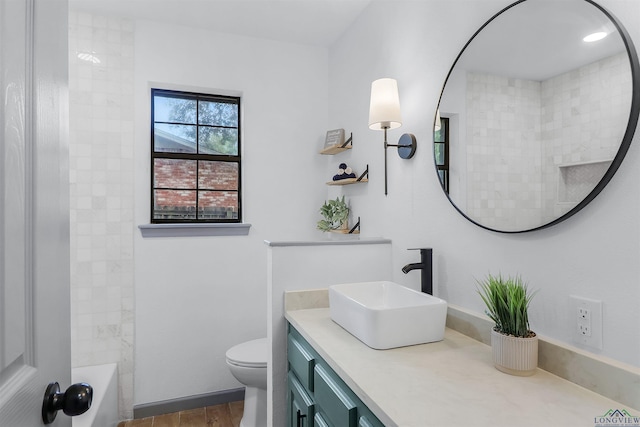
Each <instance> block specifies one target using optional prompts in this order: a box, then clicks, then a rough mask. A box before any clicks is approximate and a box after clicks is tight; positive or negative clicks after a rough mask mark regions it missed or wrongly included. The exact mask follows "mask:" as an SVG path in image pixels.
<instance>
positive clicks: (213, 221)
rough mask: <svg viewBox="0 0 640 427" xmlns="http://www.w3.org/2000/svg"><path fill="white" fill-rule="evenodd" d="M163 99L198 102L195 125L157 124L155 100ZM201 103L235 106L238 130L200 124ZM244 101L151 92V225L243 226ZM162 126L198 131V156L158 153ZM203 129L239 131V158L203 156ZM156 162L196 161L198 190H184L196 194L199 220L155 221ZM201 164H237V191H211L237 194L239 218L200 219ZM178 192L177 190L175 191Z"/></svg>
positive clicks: (157, 91) (196, 210) (233, 97)
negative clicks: (157, 127)
mask: <svg viewBox="0 0 640 427" xmlns="http://www.w3.org/2000/svg"><path fill="white" fill-rule="evenodd" d="M158 95H160V96H164V97H170V98H177V99H185V100H195V101H196V111H195V114H196V115H195V122H196V123H182V122H181V123H177V122H167V121H156V120H155V97H156V96H158ZM199 101H205V102H216V103H220V102H222V103H227V104H232V105H236V106H237V108H238V123H237V127H235V126H218V125H206V124H200V123H198V116H199V115H198V113H199ZM241 102H242V99H241V97H240V96H230V95H220V94H211V93H201V92H190V91H182V90H172V89H162V88H151V155H150V156H149V157H150V162H151V167H150V171H151V182H150V190H151V191H150V196H151V197H150V199H149V202H150V214H149V217H150V222H151V224H169V225H170V224H175V225H179V224H202V225H215V224H222V225H224V224H238V223H242V220H243V209H242V205H243V203H242V122H241V120H242V114H241V106H242V104H241ZM157 123H159V124H177V125H191V126H195V128H196V138H195V145H196V152H195V153H171V152H162V151H156V150H155V125H156V124H157ZM201 128H216V129H237V132H238V146H237V154H236V155H227V154H205V153H200V152H199V151H200V145H199V143H198V136H199V133H200V129H201ZM156 159H178V160H194V161H196V176H195V188H190V189H184V190H188V191H194V192H195V193H196V198H195V205H194V207H195V214H196V218H154V216H155V215H154V214H155V209H154V208H155V191H156V190H157V189H162V188H161V187H156V186H155V161H156ZM199 161H215V162H225V163H234V164H237V171H238V186H237V189H236V190H210V191H227V192H235V193H236V194H237V208H238V214H237V218H229V219H226V218H198V215H199V212H198V204H199V199H200V197H199V191H200V190H199V185H200V182H199V169H200V168H199ZM172 189H174V188H172ZM176 189H177V188H176Z"/></svg>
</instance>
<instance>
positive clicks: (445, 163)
mask: <svg viewBox="0 0 640 427" xmlns="http://www.w3.org/2000/svg"><path fill="white" fill-rule="evenodd" d="M433 149H434V154H435V158H436V169H437V170H438V176H439V177H440V183H441V184H442V188H444V191H445V192H446V193H447V194H449V119H448V118H446V117H442V118H440V130H437V131H435V132H434V133H433Z"/></svg>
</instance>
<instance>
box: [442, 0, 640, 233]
mask: <svg viewBox="0 0 640 427" xmlns="http://www.w3.org/2000/svg"><path fill="white" fill-rule="evenodd" d="M525 1H527V0H518V1H516V2H515V3H512V4H510V5H509V6H507V7H505V8H504V9H502V10H501V11H500V12H498V13H496V14H495V15H493V16H492V17H491V18H490V19H489V20H488V21H487V22H485V23H484V24H483V25H482V26H481V27H480V28H479V29H478V30H477V31H476V32H475V33H474V34H473V36H471V38H470V39H469V41H467V43H465V45H464V47H463V48H462V50H461V51H460V53H459V54H458V56H457V57H456V59H455V61H453V65H451V69H450V70H449V72H448V73H447V77H446V79H445V81H444V84H443V85H442V90H441V91H440V97H439V98H438V106H437V109H436V111H438V110H439V109H440V102H441V101H442V95H443V94H444V90H445V88H446V86H447V82H448V81H449V77H451V73H452V72H453V70H454V68H455V66H456V64H457V63H458V60H459V59H460V57H461V56H462V54H463V53H464V52H465V50H466V49H467V47H468V46H469V44H471V42H472V41H473V40H474V39H475V38H476V36H477V35H478V34H479V33H480V32H481V31H482V30H483V29H484V28H485V27H486V26H487V25H489V24H490V23H491V22H492V21H493V20H494V19H496V18H497V17H498V16H500V15H501V14H503V13H504V12H506V11H507V10H509V9H511V8H512V7H514V6H517V5H518V4H520V3H524V2H525ZM584 1H585V2H587V3H589V4H591V5H593V6H594V7H596V8H597V9H599V10H600V11H601V12H602V13H603V14H604V15H605V16H606V17H607V18H609V20H610V21H611V22H612V23H613V25H614V26H615V28H616V29H617V30H618V33H619V34H620V37H621V38H622V42H623V43H624V46H625V48H626V50H627V55H628V57H629V64H630V67H631V84H632V89H631V91H632V95H631V109H630V112H629V121H628V122H627V128H626V130H625V132H624V136H623V137H622V142H621V143H620V148H619V149H618V152H617V153H616V156H615V157H614V159H613V161H612V162H611V166H609V168H608V169H607V172H606V173H605V174H604V176H603V177H602V179H601V180H600V181H599V182H598V184H597V185H596V186H595V188H594V189H593V190H591V192H590V193H589V194H588V195H587V196H586V197H585V198H584V199H583V200H582V201H581V202H580V203H578V204H577V205H576V206H574V207H573V209H571V210H570V211H569V212H567V213H565V214H564V215H562V216H560V217H559V218H556V219H554V220H553V221H551V222H548V223H546V224H543V225H541V226H539V227H534V228H530V229H526V230H513V231H511V230H498V229H495V228H491V227H487V226H486V225H483V224H480V223H478V222H476V221H474V220H473V219H471V218H470V217H469V216H468V215H467V214H465V213H464V212H463V211H462V210H461V209H460V208H459V207H458V206H456V204H455V203H454V202H453V200H451V197H449V194H447V193H446V191H444V187H442V190H443V193H444V194H445V196H446V197H447V199H448V200H449V202H450V203H451V205H452V206H453V207H454V208H455V209H456V210H457V211H458V212H459V213H460V214H461V215H462V216H463V217H465V218H466V219H467V220H468V221H470V222H472V223H473V224H475V225H477V226H478V227H481V228H484V229H486V230H489V231H495V232H498V233H505V234H517V233H527V232H531V231H536V230H542V229H545V228H548V227H551V226H553V225H556V224H559V223H561V222H562V221H565V220H567V219H569V218H570V217H572V216H573V215H575V214H576V213H578V212H579V211H580V210H582V208H584V207H585V206H586V205H588V204H589V203H590V202H591V201H592V200H593V199H595V198H596V196H597V195H598V194H600V192H601V191H602V190H603V189H604V187H606V185H607V184H608V183H609V181H611V178H613V176H614V175H615V173H616V172H617V170H618V168H619V167H620V165H621V164H622V160H623V159H624V157H625V155H626V154H627V151H629V147H630V146H631V141H632V140H633V135H634V133H635V131H636V127H637V124H638V115H639V114H640V63H639V62H638V54H637V52H636V49H635V46H634V44H633V42H632V41H631V37H630V36H629V33H628V32H627V30H626V29H625V28H624V26H623V25H622V23H621V22H620V21H619V20H618V19H617V18H616V17H615V16H614V15H613V14H611V13H610V12H609V11H608V10H607V9H605V8H604V7H602V6H600V5H599V4H597V3H596V2H595V1H592V0H584ZM436 117H437V116H436ZM435 120H436V118H435V117H434V122H433V123H434V126H435ZM432 129H433V127H432ZM435 163H436V162H435V156H434V166H435ZM434 169H435V171H436V176H437V178H438V182H439V183H440V184H441V186H442V183H441V181H440V176H439V175H438V170H437V167H435V168H434Z"/></svg>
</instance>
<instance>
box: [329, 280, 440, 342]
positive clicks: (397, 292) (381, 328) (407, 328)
mask: <svg viewBox="0 0 640 427" xmlns="http://www.w3.org/2000/svg"><path fill="white" fill-rule="evenodd" d="M329 313H330V315H331V319H332V320H333V321H334V322H336V323H337V324H338V325H340V326H342V327H343V328H344V329H346V330H347V331H348V332H349V333H350V334H351V335H353V336H355V337H356V338H358V339H359V340H360V341H362V342H363V343H365V344H366V345H368V346H369V347H371V348H375V349H378V350H384V349H388V348H395V347H404V346H407V345H415V344H424V343H428V342H434V341H441V340H442V339H443V338H444V328H445V321H446V317H447V302H446V301H445V300H442V299H440V298H436V297H434V296H431V295H429V294H425V293H422V292H417V291H414V290H413V289H409V288H407V287H404V286H402V285H399V284H397V283H394V282H362V283H345V284H341V285H332V286H329Z"/></svg>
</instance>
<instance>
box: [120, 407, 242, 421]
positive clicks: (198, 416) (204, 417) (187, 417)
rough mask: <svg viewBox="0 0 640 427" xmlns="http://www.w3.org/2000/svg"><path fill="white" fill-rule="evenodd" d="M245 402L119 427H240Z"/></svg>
mask: <svg viewBox="0 0 640 427" xmlns="http://www.w3.org/2000/svg"><path fill="white" fill-rule="evenodd" d="M243 403H244V402H243V401H239V402H230V403H224V404H222V405H216V406H207V407H206V408H198V409H191V410H188V411H181V412H175V413H173V414H165V415H157V416H155V417H148V418H140V419H137V420H130V421H122V422H121V423H120V424H118V427H238V426H239V425H240V419H241V418H242V410H243V408H244V405H243Z"/></svg>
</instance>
